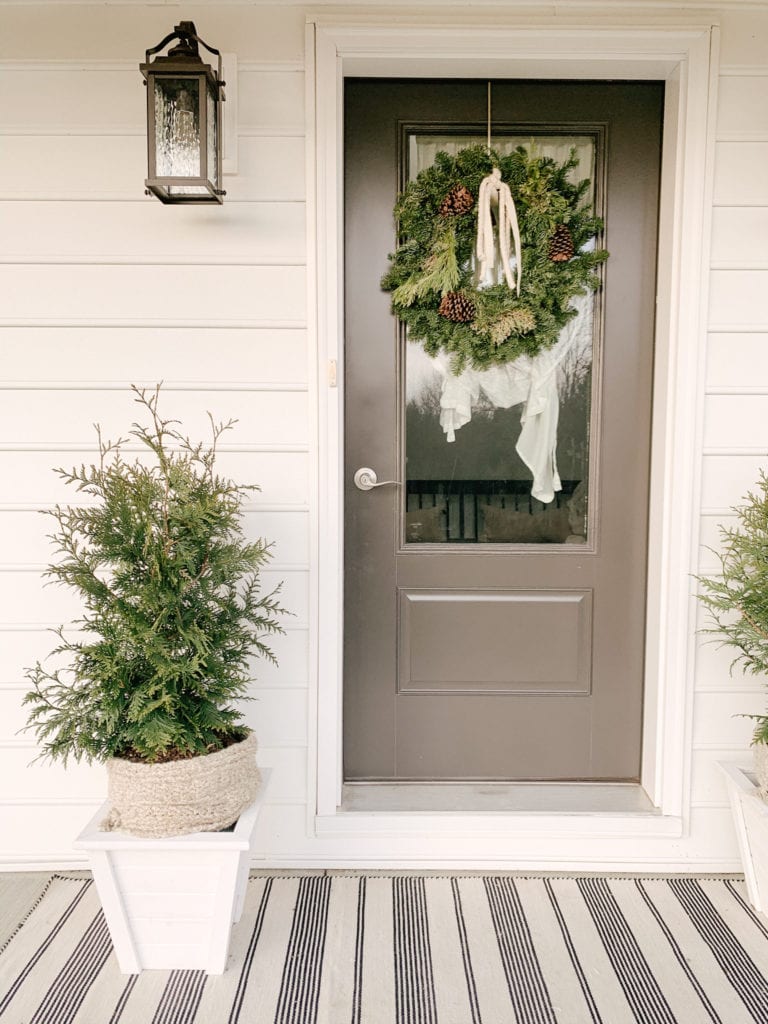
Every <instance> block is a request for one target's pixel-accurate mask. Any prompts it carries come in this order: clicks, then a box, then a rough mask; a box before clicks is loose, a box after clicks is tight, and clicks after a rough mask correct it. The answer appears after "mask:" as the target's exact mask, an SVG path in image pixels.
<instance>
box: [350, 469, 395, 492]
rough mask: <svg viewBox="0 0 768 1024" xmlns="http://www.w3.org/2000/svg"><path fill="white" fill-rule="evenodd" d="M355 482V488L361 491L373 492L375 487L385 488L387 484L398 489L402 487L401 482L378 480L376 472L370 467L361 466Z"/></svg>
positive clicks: (355, 476) (354, 478)
mask: <svg viewBox="0 0 768 1024" xmlns="http://www.w3.org/2000/svg"><path fill="white" fill-rule="evenodd" d="M353 480H354V482H355V487H357V489H358V490H359V491H372V490H373V488H374V487H384V486H385V485H386V484H395V485H396V486H397V487H399V486H400V481H399V480H381V481H380V480H378V479H377V477H376V470H375V469H370V468H369V467H368V466H361V467H360V469H358V471H357V472H356V473H355V475H354V477H353Z"/></svg>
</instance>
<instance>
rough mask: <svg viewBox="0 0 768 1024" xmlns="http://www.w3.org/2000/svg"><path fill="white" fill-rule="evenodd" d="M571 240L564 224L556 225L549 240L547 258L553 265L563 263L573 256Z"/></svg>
mask: <svg viewBox="0 0 768 1024" xmlns="http://www.w3.org/2000/svg"><path fill="white" fill-rule="evenodd" d="M573 251H574V250H573V238H571V232H570V231H569V230H568V228H567V227H566V226H565V224H558V225H557V227H556V228H555V233H554V234H553V235H552V237H551V238H550V240H549V251H548V252H547V256H548V257H549V258H550V259H551V260H552V262H553V263H565V262H566V260H569V259H570V258H571V256H573Z"/></svg>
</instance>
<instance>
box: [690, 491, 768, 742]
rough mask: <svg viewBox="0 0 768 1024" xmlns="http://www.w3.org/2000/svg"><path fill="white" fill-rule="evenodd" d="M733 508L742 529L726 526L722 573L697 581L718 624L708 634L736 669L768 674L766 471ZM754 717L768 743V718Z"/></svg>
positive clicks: (723, 529) (760, 737) (757, 732)
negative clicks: (731, 657)
mask: <svg viewBox="0 0 768 1024" xmlns="http://www.w3.org/2000/svg"><path fill="white" fill-rule="evenodd" d="M745 502H746V504H744V505H742V506H740V507H739V508H736V509H734V512H735V513H736V516H737V518H738V523H739V525H738V527H737V528H736V529H731V528H727V527H721V528H720V533H721V537H722V540H723V545H722V551H721V552H719V554H718V557H719V560H720V568H721V573H720V574H718V575H717V576H703V577H698V580H699V583H700V585H701V591H700V595H699V596H700V600H701V602H702V604H703V605H704V607H705V608H706V609H707V611H708V612H709V615H710V619H711V621H712V623H713V626H712V627H710V628H708V629H705V630H704V631H703V632H705V633H710V634H713V635H716V636H717V637H719V640H720V645H721V646H724V647H731V648H733V650H734V651H735V652H736V655H735V657H734V660H733V662H732V665H731V667H732V668H733V666H735V665H740V666H741V668H742V670H743V671H744V672H748V673H750V674H752V675H765V674H767V673H768V475H766V473H765V472H761V474H760V480H759V482H758V490H757V492H752V491H750V492H749V493H748V494H747V496H746V498H745ZM749 717H752V718H754V719H755V723H756V725H755V731H754V738H753V742H754V743H768V715H752V716H749Z"/></svg>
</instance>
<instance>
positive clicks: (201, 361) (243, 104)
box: [0, 0, 768, 869]
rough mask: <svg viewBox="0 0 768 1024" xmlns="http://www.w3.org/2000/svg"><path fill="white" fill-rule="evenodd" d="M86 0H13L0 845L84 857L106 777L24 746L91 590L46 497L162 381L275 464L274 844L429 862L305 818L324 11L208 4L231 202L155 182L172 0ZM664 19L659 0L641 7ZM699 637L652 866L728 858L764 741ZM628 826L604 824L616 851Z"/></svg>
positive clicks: (760, 188)
mask: <svg viewBox="0 0 768 1024" xmlns="http://www.w3.org/2000/svg"><path fill="white" fill-rule="evenodd" d="M671 6H674V5H671ZM424 10H425V11H427V13H429V11H428V9H427V7H425V8H424ZM575 10H576V9H575V8H574V14H575ZM74 11H75V8H74V7H70V5H68V4H66V3H61V4H51V5H48V6H41V5H23V4H15V5H14V4H11V5H4V7H3V12H4V13H3V21H4V31H3V41H2V42H3V47H4V49H3V54H4V56H5V58H6V59H5V60H0V150H1V151H2V159H0V238H1V239H2V244H1V245H0V289H1V291H2V295H3V302H2V303H1V304H0V353H2V360H1V362H0V866H2V864H3V863H5V864H11V863H14V864H18V863H26V864H30V865H34V864H42V863H61V864H64V863H66V862H67V861H71V860H72V859H73V855H72V853H71V852H70V844H71V841H72V838H73V837H74V836H75V834H76V833H77V832H78V830H79V829H80V827H81V826H82V824H83V822H84V821H85V820H86V818H87V817H88V816H89V814H90V813H91V810H90V808H91V806H92V805H94V804H96V803H98V802H99V800H100V799H101V798H102V796H103V792H104V778H103V769H102V768H100V767H88V766H87V765H76V764H74V765H70V766H69V767H68V768H67V769H66V771H65V770H64V769H63V768H61V767H60V766H53V767H52V766H50V765H47V764H41V763H39V762H38V763H33V764H31V765H30V762H31V761H32V760H33V758H34V756H35V753H36V751H35V748H34V745H33V743H32V740H31V738H30V736H29V734H27V733H18V732H17V729H18V728H19V727H20V726H22V725H23V722H24V714H23V710H22V708H21V704H20V701H21V697H22V695H23V692H24V686H25V684H24V677H23V669H24V667H25V666H29V665H31V664H33V663H34V661H35V660H36V659H37V658H39V657H41V656H43V655H44V654H45V653H46V652H47V651H48V650H49V649H50V646H51V636H50V634H48V633H47V632H46V629H47V628H48V627H49V626H51V625H54V624H56V621H57V619H58V618H59V617H61V616H62V615H68V614H70V613H71V612H73V611H74V610H75V609H74V607H73V605H72V602H71V601H70V600H69V599H68V598H67V597H66V595H65V594H64V593H62V592H57V591H56V590H53V589H48V590H44V589H42V588H41V586H40V584H41V576H40V573H41V570H42V568H43V567H44V565H45V564H46V563H47V561H48V560H49V558H50V556H51V552H50V548H49V546H48V543H47V541H46V538H45V533H46V529H47V521H46V518H45V517H44V516H41V515H40V514H39V510H41V509H50V508H51V507H52V505H53V504H55V503H56V502H58V501H66V500H67V499H68V498H69V497H70V494H69V492H68V490H67V489H66V488H65V487H63V486H62V484H61V481H60V480H59V479H58V478H57V477H56V476H55V475H54V473H53V468H54V467H56V466H60V465H65V466H70V465H74V464H79V463H81V462H83V461H85V462H88V461H89V460H90V459H91V458H92V456H93V451H94V448H93V442H94V435H93V432H92V426H91V425H92V423H93V422H94V421H98V420H100V421H102V422H103V423H104V424H105V426H106V428H107V430H108V432H117V431H120V430H121V428H122V429H124V424H125V423H126V422H127V421H128V420H129V419H130V418H131V416H132V412H133V409H132V406H131V404H130V396H129V395H128V393H127V390H126V388H127V386H128V384H129V383H130V382H136V383H139V384H143V385H151V384H153V383H154V382H156V381H158V380H163V381H165V389H166V394H165V399H164V404H165V408H166V410H167V411H168V413H169V414H173V415H176V414H178V415H180V416H181V417H182V418H183V419H184V420H185V423H186V424H187V425H188V426H189V429H190V430H191V431H193V432H197V431H199V430H201V429H202V428H203V422H204V421H203V416H204V413H205V412H206V410H208V409H210V410H211V412H213V413H214V415H216V416H218V417H229V416H236V417H238V419H239V421H240V422H239V423H238V425H237V428H236V430H235V431H234V432H233V433H232V434H231V435H229V436H228V437H227V439H226V443H225V445H224V447H223V452H222V460H221V468H222V470H223V471H224V472H226V473H230V474H232V475H233V476H235V478H236V479H238V480H240V481H243V482H249V483H251V482H252V483H258V484H259V485H260V486H261V490H260V491H258V492H254V494H253V495H252V496H251V499H250V500H249V503H248V506H247V513H246V529H247V532H248V534H249V536H253V537H257V536H265V537H268V538H270V539H272V540H274V542H275V546H274V551H273V555H274V558H273V563H272V566H271V568H270V570H269V572H268V573H266V574H265V584H266V585H271V584H272V583H274V582H276V581H277V580H281V579H282V580H284V581H285V586H284V600H285V603H286V604H287V605H288V606H289V607H290V608H291V609H292V610H293V611H294V612H295V617H293V618H291V619H290V620H289V621H288V623H287V625H288V630H287V633H286V635H285V636H284V637H278V638H276V639H275V641H274V645H273V646H274V649H275V652H276V654H277V655H278V658H279V662H280V665H279V668H275V667H274V666H272V665H269V664H265V663H263V662H257V663H254V665H253V666H252V673H253V680H254V681H253V686H252V696H253V697H254V698H255V700H254V701H252V702H249V703H248V704H247V706H246V714H247V717H248V720H249V721H250V722H252V724H253V725H254V727H255V728H256V730H257V732H258V735H259V739H260V753H259V758H260V761H261V763H262V764H264V765H266V766H271V767H272V768H273V769H274V772H273V780H272V789H271V792H270V797H269V800H270V806H269V807H267V808H266V809H265V812H264V815H263V819H262V821H261V822H260V825H259V836H260V840H259V842H260V847H259V853H260V854H262V855H263V856H264V857H266V858H268V860H269V862H272V863H286V864H290V863H307V864H309V863H320V862H325V863H335V864H339V865H343V864H346V863H349V864H364V863H368V864H378V865H381V866H385V865H386V864H387V863H389V864H390V865H391V864H392V862H393V861H394V862H396V863H397V864H398V865H407V864H414V865H416V864H417V865H420V866H422V861H421V856H422V854H421V850H422V846H421V840H420V839H419V837H403V836H392V837H390V838H389V839H387V840H379V839H377V838H376V837H375V835H371V836H369V837H368V838H367V839H361V840H359V841H357V842H356V843H353V842H350V841H347V840H343V839H340V840H338V841H337V840H332V839H330V838H329V837H327V836H326V837H324V838H322V839H312V838H311V837H309V836H308V834H307V827H306V825H307V804H308V802H310V803H311V798H310V794H308V792H307V782H306V780H307V771H308V763H307V758H308V743H307V735H308V730H309V729H310V728H311V725H310V723H309V721H308V707H309V701H308V695H309V687H310V686H311V685H313V675H312V672H311V670H310V665H309V650H310V639H311V638H310V634H309V582H308V581H309V569H310V543H309V524H310V515H311V511H312V500H313V498H312V494H311V492H310V482H309V481H310V467H311V462H312V459H313V457H314V451H313V444H314V432H313V429H312V426H311V423H310V415H311V413H310V410H311V408H312V405H313V401H314V398H315V396H314V395H312V394H311V392H310V391H309V385H308V380H309V376H308V365H309V363H310V358H311V354H310V353H308V351H307V327H306V323H307V317H308V312H307V296H306V281H305V262H306V258H307V255H306V239H305V221H306V210H305V198H306V181H305V158H304V152H305V140H304V100H303V97H304V78H303V74H302V71H301V67H302V59H303V58H302V54H303V23H304V19H305V16H306V12H305V11H304V10H303V9H302V8H300V7H298V6H285V5H275V6H272V7H270V6H268V5H264V6H259V5H257V6H254V5H223V6H219V7H217V6H214V5H210V7H208V8H205V7H201V8H200V9H199V11H197V12H196V15H195V16H196V20H197V23H198V28H200V30H201V32H203V34H204V36H205V37H206V38H208V37H210V38H211V39H212V40H213V41H214V42H215V43H216V45H220V46H221V47H222V49H223V50H224V52H232V53H237V56H238V68H239V72H238V83H237V84H238V108H239V110H238V152H237V167H238V173H237V174H236V175H230V176H228V177H227V178H226V179H225V183H224V184H225V187H226V189H227V193H228V194H227V199H226V202H225V204H224V206H223V207H221V208H219V209H206V208H199V207H198V208H195V207H191V208H189V209H172V208H163V207H161V206H160V204H159V203H157V202H156V201H155V200H154V199H148V198H147V197H145V196H144V194H143V184H142V183H143V179H144V175H145V165H144V161H145V143H144V124H143V122H144V109H143V103H144V94H143V90H142V89H141V88H140V87H138V88H137V84H138V81H139V74H138V69H137V64H138V61H139V59H140V58H141V56H142V55H143V51H144V48H145V47H146V46H148V45H150V44H152V43H153V42H155V41H157V40H159V39H160V38H161V37H162V36H163V35H164V34H165V32H167V31H168V28H169V26H170V25H171V24H172V22H173V17H172V16H171V14H169V11H168V9H167V7H165V6H163V5H159V6H152V5H148V4H144V3H141V2H138V0H137V2H136V3H132V4H128V5H125V6H123V5H119V4H118V5H110V4H107V5H104V4H92V5H89V7H88V25H89V31H88V32H87V33H86V32H84V31H83V30H82V27H81V21H80V19H79V18H78V17H77V16H76V15H75V14H74V13H73V12H74ZM473 13H474V9H472V10H470V8H469V6H468V7H467V9H466V11H465V12H464V14H465V15H466V16H467V17H468V18H471V16H472V15H473ZM491 13H492V11H491ZM550 13H551V12H550ZM668 13H669V12H668ZM457 16H461V12H457ZM490 16H491V14H489V12H488V11H486V12H484V14H483V17H490ZM589 16H590V17H592V18H595V19H596V18H597V17H598V14H596V13H595V11H594V10H593V11H591V13H590V14H589ZM669 16H670V17H671V16H672V14H670V15H669ZM652 17H653V13H652V12H651V11H650V9H646V10H645V11H644V13H643V14H642V18H643V19H645V20H647V19H648V18H652ZM661 17H662V20H663V16H661ZM720 17H721V21H722V24H723V33H722V41H723V48H722V62H723V69H722V75H721V77H720V81H719V99H718V112H717V124H716V141H715V152H714V161H715V183H714V205H713V210H712V250H711V255H710V260H711V263H710V265H711V303H710V312H709V335H708V360H707V376H706V382H705V385H704V386H705V389H706V394H705V395H704V396H703V399H704V405H705V423H704V432H703V439H702V444H703V447H702V453H701V457H702V493H701V513H702V514H701V541H702V543H701V555H700V571H703V572H709V571H714V570H715V569H716V567H717V561H716V554H715V551H716V549H717V548H718V545H719V532H718V531H719V526H720V525H721V524H726V525H727V524H731V523H733V517H732V514H731V512H730V508H731V506H732V505H733V504H734V503H737V502H738V501H739V500H740V498H741V497H742V496H743V495H744V494H745V493H746V492H747V491H748V490H749V489H750V488H751V487H752V486H753V485H754V482H755V479H756V477H757V473H758V470H759V469H760V467H761V466H765V465H766V464H768V427H766V423H768V416H767V415H766V413H768V305H767V304H766V301H765V296H766V294H768V175H766V170H765V169H766V167H768V58H767V57H766V53H767V52H768V51H767V50H766V39H767V38H768V14H766V13H765V12H761V11H757V10H756V9H754V10H746V9H744V10H741V11H728V10H727V5H725V4H724V5H723V10H722V11H721V12H720ZM702 341H703V339H702ZM713 549H714V550H713ZM699 625H700V626H703V625H704V620H703V616H702V615H700V616H699ZM696 649H697V653H696V692H695V701H694V709H693V729H692V739H691V751H690V754H691V802H692V812H691V817H690V828H689V832H688V834H687V835H686V836H684V837H683V838H681V839H678V840H675V841H674V842H670V841H668V840H663V839H659V840H654V841H652V842H648V843H647V844H644V845H643V846H642V854H638V856H642V857H643V858H644V859H645V862H646V863H647V865H648V866H649V869H651V868H652V866H653V865H660V866H663V865H664V864H666V863H672V862H674V863H676V864H683V863H685V864H689V865H690V866H691V867H692V868H696V866H697V865H702V864H705V865H713V866H715V867H717V866H726V865H731V866H734V865H735V864H736V847H735V843H734V838H733V832H732V828H731V825H730V819H729V815H728V811H727V808H726V796H725V790H724V787H723V784H722V781H721V779H720V776H719V774H718V772H717V769H716V767H715V763H716V761H717V760H720V759H723V758H728V759H733V758H738V757H747V756H748V749H747V747H748V739H749V721H748V720H747V719H743V718H739V717H737V716H738V715H739V714H741V713H744V712H747V713H749V712H754V711H760V710H762V708H763V707H764V704H763V695H762V692H761V688H760V685H759V681H758V680H754V679H752V678H747V679H744V678H742V677H740V676H738V675H736V676H734V677H733V678H731V677H730V676H729V666H730V661H731V659H730V657H729V655H728V652H727V651H723V650H721V649H718V647H717V646H716V645H713V644H711V643H708V642H707V637H706V636H705V635H703V634H701V635H698V636H697V637H696ZM382 843H384V844H385V847H386V848H385V847H384V846H382ZM555 845H557V844H555ZM456 849H457V851H459V853H460V855H463V854H464V853H466V856H467V858H468V860H472V861H473V862H475V863H481V862H483V860H484V859H487V858H489V857H501V856H504V855H508V856H509V857H510V858H512V860H513V859H514V857H515V845H514V841H513V840H510V842H509V844H508V845H507V846H505V845H504V844H503V843H502V844H501V845H499V846H498V847H497V848H495V849H494V850H490V849H484V848H483V846H482V842H481V840H480V839H478V840H477V841H475V840H474V839H472V837H462V838H461V839H458V838H457V846H456ZM541 849H542V858H541V862H540V863H541V866H546V864H547V863H548V862H549V860H551V859H552V858H556V857H557V856H559V852H558V849H555V848H552V846H551V844H546V843H542V848H541ZM569 849H573V850H574V851H575V852H574V856H578V855H579V850H581V851H582V852H583V853H584V856H589V852H590V850H594V847H590V845H589V840H588V839H585V840H584V842H583V843H582V844H581V846H580V845H579V843H578V842H576V843H573V844H572V845H571V847H569ZM612 849H613V847H612V846H611V844H610V842H609V841H608V840H606V841H604V842H602V844H601V853H600V856H603V855H605V856H610V851H611V850H612ZM638 849H639V847H638ZM457 855H459V854H457ZM510 862H511V861H510Z"/></svg>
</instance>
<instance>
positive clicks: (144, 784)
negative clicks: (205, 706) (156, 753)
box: [102, 733, 259, 839]
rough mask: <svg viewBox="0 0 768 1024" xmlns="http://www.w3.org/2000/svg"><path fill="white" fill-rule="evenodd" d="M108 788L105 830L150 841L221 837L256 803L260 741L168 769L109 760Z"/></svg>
mask: <svg viewBox="0 0 768 1024" xmlns="http://www.w3.org/2000/svg"><path fill="white" fill-rule="evenodd" d="M107 783H108V790H107V792H108V798H109V805H110V812H109V814H108V815H107V817H106V818H105V820H104V822H103V823H102V828H103V829H104V830H105V831H117V832H127V833H128V834H129V835H132V836H141V837H147V838H152V839H161V838H167V837H170V836H181V835H187V834H189V833H192V832H218V831H219V830H221V829H225V828H228V827H229V826H230V825H231V824H232V823H233V822H234V821H237V818H238V816H239V815H240V813H241V812H242V811H243V810H244V809H245V808H246V807H248V806H249V805H250V804H252V803H253V801H254V800H255V798H256V793H257V791H258V787H259V770H258V768H257V767H256V737H255V736H254V734H253V733H249V735H248V736H247V737H246V738H245V739H244V740H241V741H240V742H239V743H233V744H232V745H231V746H229V747H225V748H224V750H218V751H216V753H214V754H203V755H201V756H200V757H191V758H188V759H187V760H185V761H168V762H166V763H165V764H137V763H134V762H132V761H125V760H122V759H121V758H111V759H110V760H108V761H107Z"/></svg>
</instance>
